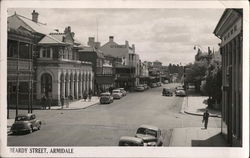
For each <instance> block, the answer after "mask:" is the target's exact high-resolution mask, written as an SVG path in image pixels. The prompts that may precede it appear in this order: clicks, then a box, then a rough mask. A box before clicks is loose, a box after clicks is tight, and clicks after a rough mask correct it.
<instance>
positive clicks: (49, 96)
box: [48, 93, 52, 109]
mask: <svg viewBox="0 0 250 158" xmlns="http://www.w3.org/2000/svg"><path fill="white" fill-rule="evenodd" d="M48 104H49V109H50V108H51V104H52V94H51V93H49V95H48Z"/></svg>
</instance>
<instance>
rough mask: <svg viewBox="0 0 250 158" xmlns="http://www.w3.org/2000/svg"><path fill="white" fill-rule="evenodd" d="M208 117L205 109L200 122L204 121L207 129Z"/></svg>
mask: <svg viewBox="0 0 250 158" xmlns="http://www.w3.org/2000/svg"><path fill="white" fill-rule="evenodd" d="M208 118H209V113H208V110H206V111H205V112H204V114H203V120H202V123H204V122H205V124H204V127H205V129H207V124H208Z"/></svg>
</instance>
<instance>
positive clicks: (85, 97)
mask: <svg viewBox="0 0 250 158" xmlns="http://www.w3.org/2000/svg"><path fill="white" fill-rule="evenodd" d="M87 98H88V95H87V93H86V91H84V93H83V99H84V101H86V99H87Z"/></svg>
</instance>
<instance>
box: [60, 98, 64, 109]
mask: <svg viewBox="0 0 250 158" xmlns="http://www.w3.org/2000/svg"><path fill="white" fill-rule="evenodd" d="M60 100H61V106H62V109H63V106H64V97H63V96H61V99H60Z"/></svg>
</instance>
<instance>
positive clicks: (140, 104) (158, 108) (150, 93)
mask: <svg viewBox="0 0 250 158" xmlns="http://www.w3.org/2000/svg"><path fill="white" fill-rule="evenodd" d="M177 85H178V84H165V85H163V86H162V87H158V88H152V89H149V90H146V91H144V92H132V93H129V94H127V96H125V97H123V98H122V99H120V100H115V101H114V103H112V104H97V105H94V106H91V107H89V108H86V109H81V110H35V111H34V113H35V114H36V115H37V118H38V119H41V120H42V128H41V130H39V131H34V132H33V133H31V134H19V135H9V136H8V145H9V146H117V145H118V141H119V138H120V137H121V136H134V135H135V132H136V129H137V128H138V127H139V126H140V125H142V124H149V125H154V126H157V127H159V128H160V129H161V130H162V134H163V137H164V143H163V146H168V145H169V141H170V138H171V131H172V129H173V128H181V127H202V124H201V120H202V118H201V117H200V116H192V115H187V114H183V113H181V112H180V111H181V106H182V103H183V97H175V96H173V97H164V96H162V95H161V92H162V88H164V87H170V88H173V89H174V88H175V87H176V86H177ZM25 112H26V111H25ZM14 113H15V111H14V110H12V111H11V115H12V118H13V116H14ZM219 126H220V119H219V118H211V119H210V121H209V127H219Z"/></svg>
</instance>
